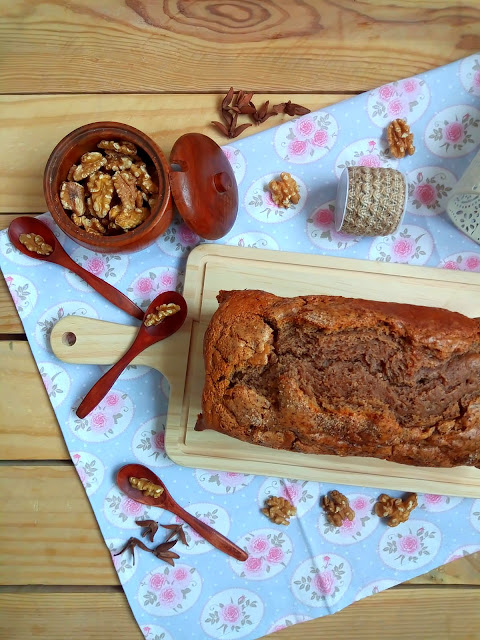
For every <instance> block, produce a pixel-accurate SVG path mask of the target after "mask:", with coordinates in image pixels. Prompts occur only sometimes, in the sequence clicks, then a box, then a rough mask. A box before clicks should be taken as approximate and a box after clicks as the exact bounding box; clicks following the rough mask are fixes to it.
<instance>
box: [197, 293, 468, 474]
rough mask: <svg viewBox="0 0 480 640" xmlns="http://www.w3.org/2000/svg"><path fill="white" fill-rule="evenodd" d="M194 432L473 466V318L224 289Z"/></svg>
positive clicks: (207, 349)
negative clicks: (200, 431) (200, 412)
mask: <svg viewBox="0 0 480 640" xmlns="http://www.w3.org/2000/svg"><path fill="white" fill-rule="evenodd" d="M218 301H219V303H220V307H219V309H218V310H217V311H216V313H215V314H214V316H213V318H212V320H211V322H210V325H209V327H208V329H207V332H206V334H205V341H204V357H205V386H204V391H203V397H202V411H203V413H202V414H201V415H200V416H199V419H198V422H197V427H196V428H197V429H199V430H201V429H215V430H217V431H220V432H222V433H225V434H228V435H230V436H233V437H235V438H239V439H240V440H245V441H246V442H251V443H254V444H260V445H264V446H266V447H273V448H276V449H287V450H290V451H300V452H303V453H320V454H335V455H341V456H372V457H375V458H383V459H385V460H391V461H394V462H400V463H403V464H411V465H420V466H431V467H452V466H456V465H471V466H476V467H479V468H480V318H476V319H470V318H467V317H465V316H463V315H461V314H459V313H454V312H452V311H446V310H444V309H434V308H429V307H420V306H413V305H406V304H396V303H388V302H371V301H368V300H357V299H349V298H341V297H335V296H301V297H297V298H279V297H277V296H275V295H272V294H270V293H266V292H264V291H251V290H247V291H232V292H226V291H222V292H220V295H219V296H218Z"/></svg>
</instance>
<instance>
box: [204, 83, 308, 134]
mask: <svg viewBox="0 0 480 640" xmlns="http://www.w3.org/2000/svg"><path fill="white" fill-rule="evenodd" d="M253 95H254V93H253V91H248V92H247V91H234V89H233V87H230V89H229V90H228V93H227V95H226V96H225V97H224V98H223V100H222V106H221V114H222V118H223V121H224V122H218V121H217V120H212V124H213V125H214V126H215V127H217V129H219V130H220V131H221V132H222V133H223V135H224V136H227V138H236V137H237V136H239V135H240V134H241V133H243V132H244V131H245V129H247V128H248V127H251V126H252V125H251V124H249V123H247V124H241V125H239V126H237V118H238V116H239V115H249V116H250V117H251V118H252V120H253V121H254V122H255V124H261V123H262V122H265V120H268V118H271V117H272V116H276V115H277V114H279V113H286V114H287V115H289V116H303V115H305V114H306V113H310V109H307V108H306V107H302V106H301V105H299V104H293V103H292V102H291V101H290V100H289V101H288V102H282V103H281V104H277V105H275V106H274V107H273V108H272V109H271V110H270V111H268V107H269V104H270V102H269V100H267V101H266V102H264V104H263V105H262V106H261V107H260V109H257V108H256V107H255V105H254V104H253V102H252V97H253Z"/></svg>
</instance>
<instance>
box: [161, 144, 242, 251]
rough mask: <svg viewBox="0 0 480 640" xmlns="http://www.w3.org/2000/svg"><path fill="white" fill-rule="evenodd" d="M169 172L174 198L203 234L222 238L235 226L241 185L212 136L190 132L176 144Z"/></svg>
mask: <svg viewBox="0 0 480 640" xmlns="http://www.w3.org/2000/svg"><path fill="white" fill-rule="evenodd" d="M170 163H171V164H172V165H178V166H179V167H180V170H178V171H177V170H175V169H174V168H173V167H172V168H171V170H170V173H169V180H170V186H171V188H172V196H173V200H174V202H175V204H176V206H177V209H178V211H179V213H180V215H181V216H182V218H183V219H184V221H185V222H186V224H187V225H188V226H189V227H190V228H191V229H192V231H194V232H195V233H196V234H197V235H199V236H200V237H201V238H206V239H207V240H218V239H219V238H222V237H223V236H225V235H226V234H227V233H228V232H229V231H230V229H231V228H232V227H233V224H234V222H235V219H236V217H237V210H238V188H237V182H236V180H235V175H234V173H233V170H232V167H231V165H230V162H229V161H228V160H227V158H226V156H225V154H224V153H223V151H222V149H221V148H220V147H219V146H218V144H217V143H216V142H214V141H213V140H212V139H211V138H209V137H208V136H205V135H203V134H201V133H186V134H185V135H183V136H181V137H180V138H179V139H178V140H177V141H176V143H175V144H174V146H173V149H172V152H171V154H170Z"/></svg>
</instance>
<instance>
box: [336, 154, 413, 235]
mask: <svg viewBox="0 0 480 640" xmlns="http://www.w3.org/2000/svg"><path fill="white" fill-rule="evenodd" d="M407 193H408V189H407V181H406V179H405V176H404V175H403V174H402V173H400V171H397V170H396V169H387V168H376V167H347V168H346V169H344V170H343V172H342V175H341V176H340V181H339V183H338V190H337V202H336V206H335V229H336V230H337V231H342V232H343V233H347V234H348V235H353V236H388V235H390V234H391V233H394V231H396V229H398V227H399V225H400V223H401V222H402V218H403V216H404V214H405V208H406V204H407Z"/></svg>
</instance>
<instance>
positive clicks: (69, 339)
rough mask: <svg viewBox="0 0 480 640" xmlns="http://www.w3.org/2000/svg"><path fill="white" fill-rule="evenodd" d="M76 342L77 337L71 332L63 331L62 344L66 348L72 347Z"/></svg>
mask: <svg viewBox="0 0 480 640" xmlns="http://www.w3.org/2000/svg"><path fill="white" fill-rule="evenodd" d="M76 341H77V336H76V335H75V334H74V333H73V331H65V333H64V334H63V336H62V342H63V344H65V345H67V347H73V345H74V344H75V343H76Z"/></svg>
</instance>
